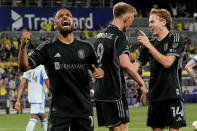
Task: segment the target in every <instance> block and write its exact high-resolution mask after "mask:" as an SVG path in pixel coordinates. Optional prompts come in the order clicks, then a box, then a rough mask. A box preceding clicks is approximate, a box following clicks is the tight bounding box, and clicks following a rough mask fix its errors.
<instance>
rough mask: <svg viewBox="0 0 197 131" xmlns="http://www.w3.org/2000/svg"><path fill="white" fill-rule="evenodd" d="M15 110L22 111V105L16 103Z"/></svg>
mask: <svg viewBox="0 0 197 131" xmlns="http://www.w3.org/2000/svg"><path fill="white" fill-rule="evenodd" d="M15 108H16V110H17V111H20V109H21V103H20V102H18V101H17V102H16V103H15Z"/></svg>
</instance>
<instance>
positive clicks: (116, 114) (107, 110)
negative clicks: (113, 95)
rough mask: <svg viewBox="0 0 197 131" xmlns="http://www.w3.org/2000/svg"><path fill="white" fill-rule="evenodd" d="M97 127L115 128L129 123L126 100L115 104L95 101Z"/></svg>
mask: <svg viewBox="0 0 197 131" xmlns="http://www.w3.org/2000/svg"><path fill="white" fill-rule="evenodd" d="M95 103H96V112H97V119H98V126H106V127H108V128H109V127H116V126H118V125H120V124H122V123H128V122H129V110H128V103H127V99H126V98H124V99H121V100H119V101H116V102H103V101H95Z"/></svg>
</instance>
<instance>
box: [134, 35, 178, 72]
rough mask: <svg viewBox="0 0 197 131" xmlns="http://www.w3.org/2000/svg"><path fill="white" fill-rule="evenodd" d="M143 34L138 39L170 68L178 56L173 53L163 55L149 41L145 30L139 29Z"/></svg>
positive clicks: (160, 61)
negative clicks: (172, 54)
mask: <svg viewBox="0 0 197 131" xmlns="http://www.w3.org/2000/svg"><path fill="white" fill-rule="evenodd" d="M139 32H140V33H141V34H142V35H141V36H138V37H137V40H138V41H139V42H140V43H141V44H142V45H143V46H145V47H146V48H148V50H149V51H150V53H151V54H152V56H153V57H154V58H155V59H156V60H157V61H158V62H159V63H161V64H162V65H163V66H164V67H165V68H170V67H171V65H172V64H173V63H174V61H175V59H176V57H175V56H171V55H167V56H166V55H163V54H161V53H160V52H159V51H158V50H157V49H156V48H155V47H154V46H153V45H152V44H151V43H150V41H149V39H148V37H147V36H146V34H145V33H144V32H143V31H139Z"/></svg>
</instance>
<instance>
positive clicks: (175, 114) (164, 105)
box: [147, 99, 186, 128]
mask: <svg viewBox="0 0 197 131" xmlns="http://www.w3.org/2000/svg"><path fill="white" fill-rule="evenodd" d="M147 126H150V127H154V128H166V127H170V126H180V127H184V126H186V121H185V111H184V105H183V102H182V101H181V100H180V99H173V100H166V101H160V102H150V103H149V107H148V119H147Z"/></svg>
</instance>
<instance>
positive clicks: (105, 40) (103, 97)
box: [94, 2, 146, 131]
mask: <svg viewBox="0 0 197 131" xmlns="http://www.w3.org/2000/svg"><path fill="white" fill-rule="evenodd" d="M135 14H136V9H135V8H134V7H133V6H131V5H129V4H127V3H123V2H120V3H117V4H116V5H114V7H113V15H114V19H113V22H112V24H110V25H109V26H107V27H106V28H105V29H104V30H103V31H101V32H100V33H98V35H97V38H96V41H95V43H94V45H95V50H96V52H97V55H98V61H99V62H100V63H101V68H102V69H103V70H104V72H105V77H104V78H103V79H102V80H97V81H96V89H95V102H96V109H97V118H98V125H99V126H106V127H108V128H109V130H110V131H127V130H128V122H129V110H128V103H127V99H126V83H125V80H124V73H123V72H124V71H126V72H127V73H128V75H129V76H131V77H133V79H134V80H136V81H137V83H138V84H139V85H140V87H141V90H142V93H143V95H142V96H145V94H146V87H145V84H144V81H143V80H142V78H141V77H140V76H139V74H138V73H137V71H136V70H135V69H134V68H133V65H132V63H131V62H130V59H129V46H128V44H129V43H128V40H127V38H126V36H125V32H126V31H127V29H128V28H129V27H130V25H131V24H132V21H133V19H134V15H135Z"/></svg>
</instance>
